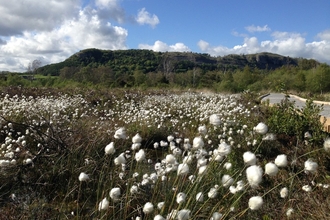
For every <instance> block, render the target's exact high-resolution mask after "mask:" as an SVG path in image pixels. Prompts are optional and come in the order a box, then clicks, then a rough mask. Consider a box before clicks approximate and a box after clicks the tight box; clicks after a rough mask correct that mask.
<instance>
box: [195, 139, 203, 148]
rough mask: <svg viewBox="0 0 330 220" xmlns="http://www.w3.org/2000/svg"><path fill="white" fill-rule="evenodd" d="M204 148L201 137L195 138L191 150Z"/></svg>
mask: <svg viewBox="0 0 330 220" xmlns="http://www.w3.org/2000/svg"><path fill="white" fill-rule="evenodd" d="M203 147H204V141H203V139H202V137H195V138H194V140H193V149H201V148H203Z"/></svg>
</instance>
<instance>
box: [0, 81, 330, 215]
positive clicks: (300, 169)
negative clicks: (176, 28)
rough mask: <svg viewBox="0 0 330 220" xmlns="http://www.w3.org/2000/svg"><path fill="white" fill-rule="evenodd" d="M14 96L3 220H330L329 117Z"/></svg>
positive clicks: (162, 95) (190, 97)
mask: <svg viewBox="0 0 330 220" xmlns="http://www.w3.org/2000/svg"><path fill="white" fill-rule="evenodd" d="M256 98H257V94H255V93H251V92H244V93H242V94H241V95H221V94H203V93H200V92H198V93H195V92H192V91H191V92H183V93H179V92H174V91H159V90H149V91H140V90H119V89H111V90H82V89H65V90H57V89H49V88H24V87H6V88H3V90H2V94H1V95H0V116H1V117H0V142H1V151H0V219H136V220H140V219H144V220H151V219H155V220H164V219H168V220H171V219H173V220H174V219H178V220H188V219H212V220H220V219H286V218H288V219H329V218H330V215H329V213H330V210H329V207H330V199H329V198H330V188H329V185H330V178H329V177H330V153H329V151H330V139H326V138H327V134H325V133H324V132H322V124H321V122H320V121H319V120H318V116H319V113H320V107H318V106H316V105H315V104H313V103H312V102H308V104H307V105H306V107H305V108H303V109H301V110H299V111H297V110H296V109H295V108H294V104H293V103H292V102H290V101H288V100H287V99H285V100H283V101H282V103H281V104H279V105H275V106H270V105H268V104H267V103H262V104H256V103H255V101H254V100H255V99H256Z"/></svg>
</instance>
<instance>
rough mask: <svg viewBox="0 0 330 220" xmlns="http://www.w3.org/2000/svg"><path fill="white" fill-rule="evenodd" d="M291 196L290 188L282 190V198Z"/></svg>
mask: <svg viewBox="0 0 330 220" xmlns="http://www.w3.org/2000/svg"><path fill="white" fill-rule="evenodd" d="M288 195H289V190H288V188H286V187H283V188H282V189H281V190H280V196H281V198H283V199H284V198H286V197H287V196H288Z"/></svg>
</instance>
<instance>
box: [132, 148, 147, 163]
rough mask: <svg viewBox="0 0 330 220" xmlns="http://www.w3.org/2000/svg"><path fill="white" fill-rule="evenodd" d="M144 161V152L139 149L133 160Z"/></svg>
mask: <svg viewBox="0 0 330 220" xmlns="http://www.w3.org/2000/svg"><path fill="white" fill-rule="evenodd" d="M145 159H146V153H145V152H144V150H143V149H140V150H139V151H138V152H137V153H136V154H135V160H136V162H142V161H144V160H145Z"/></svg>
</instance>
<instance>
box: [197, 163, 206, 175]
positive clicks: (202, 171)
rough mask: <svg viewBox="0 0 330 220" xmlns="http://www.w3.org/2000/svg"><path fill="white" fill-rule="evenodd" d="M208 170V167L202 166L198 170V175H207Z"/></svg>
mask: <svg viewBox="0 0 330 220" xmlns="http://www.w3.org/2000/svg"><path fill="white" fill-rule="evenodd" d="M206 169H207V165H204V166H200V167H199V168H198V175H203V174H204V173H205V171H206Z"/></svg>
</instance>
